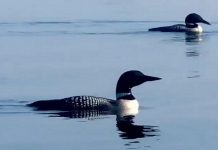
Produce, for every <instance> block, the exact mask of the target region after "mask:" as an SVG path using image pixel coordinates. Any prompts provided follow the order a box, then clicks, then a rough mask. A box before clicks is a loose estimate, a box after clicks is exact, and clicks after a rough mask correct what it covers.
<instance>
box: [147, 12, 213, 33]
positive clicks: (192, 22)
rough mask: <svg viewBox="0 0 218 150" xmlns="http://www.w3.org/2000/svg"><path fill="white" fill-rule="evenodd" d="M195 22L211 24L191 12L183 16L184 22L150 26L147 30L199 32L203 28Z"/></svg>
mask: <svg viewBox="0 0 218 150" xmlns="http://www.w3.org/2000/svg"><path fill="white" fill-rule="evenodd" d="M197 23H204V24H207V25H211V24H210V23H209V22H207V21H206V20H204V19H203V18H202V17H201V16H200V15H198V14H196V13H191V14H189V15H188V16H186V18H185V25H184V24H175V25H171V26H164V27H157V28H151V29H149V30H148V31H161V32H187V33H201V32H203V28H202V27H201V26H200V25H199V24H197Z"/></svg>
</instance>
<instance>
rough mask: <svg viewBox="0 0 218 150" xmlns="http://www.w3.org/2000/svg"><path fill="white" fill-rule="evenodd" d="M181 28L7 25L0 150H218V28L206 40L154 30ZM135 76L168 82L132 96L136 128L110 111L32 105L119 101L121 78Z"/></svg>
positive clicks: (1, 57) (104, 23)
mask: <svg viewBox="0 0 218 150" xmlns="http://www.w3.org/2000/svg"><path fill="white" fill-rule="evenodd" d="M174 23H180V22H174V21H169V22H168V21H165V22H163V21H160V22H158V21H155V22H149V21H148V22H147V21H129V20H126V21H119V20H75V21H72V22H58V21H57V22H15V23H7V22H6V23H1V24H0V45H1V48H0V53H1V54H0V68H1V72H0V91H1V94H0V99H1V101H0V118H1V124H0V133H1V134H0V139H1V140H0V149H4V150H12V149H16V150H28V149H36V150H37V149H41V150H45V149H46V150H47V149H53V150H59V149H65V150H72V149H91V150H92V149H93V150H96V149H108V150H109V149H110V150H111V149H120V150H122V149H152V150H160V149H161V150H163V149H176V150H184V149H198V150H205V149H210V150H215V149H217V146H218V144H217V138H218V131H217V126H218V120H217V115H216V114H217V113H218V92H217V85H218V70H217V64H218V59H217V58H218V51H217V43H218V27H217V26H218V24H217V23H216V22H212V24H213V26H204V29H205V32H204V33H203V34H202V35H198V36H193V35H186V34H184V33H152V32H147V30H148V28H149V27H154V26H160V25H167V24H174ZM131 69H137V70H140V71H142V72H144V73H145V74H148V75H153V76H158V77H161V78H163V79H162V80H160V81H156V82H148V83H145V84H143V85H140V86H138V87H135V88H134V89H133V92H134V95H135V97H136V98H137V99H138V100H139V102H140V106H141V107H140V112H139V114H138V115H137V116H136V117H135V118H134V119H133V121H134V123H131V124H129V125H128V126H125V125H124V126H122V125H118V124H117V121H116V116H115V115H110V114H105V113H102V112H87V113H84V112H82V114H73V115H72V114H58V113H51V112H35V111H33V110H32V109H30V108H27V107H25V104H27V103H29V102H32V101H34V100H38V99H52V98H63V97H68V96H73V95H94V96H103V97H108V98H113V99H115V86H116V82H117V79H118V77H119V76H120V74H121V73H123V72H124V71H126V70H131ZM80 117H82V118H80ZM141 129H143V130H141ZM129 131H133V132H134V133H138V134H132V133H130V132H129Z"/></svg>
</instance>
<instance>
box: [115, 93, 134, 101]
mask: <svg viewBox="0 0 218 150" xmlns="http://www.w3.org/2000/svg"><path fill="white" fill-rule="evenodd" d="M116 97H117V100H120V99H125V100H135V97H134V96H133V95H132V93H131V92H130V93H116Z"/></svg>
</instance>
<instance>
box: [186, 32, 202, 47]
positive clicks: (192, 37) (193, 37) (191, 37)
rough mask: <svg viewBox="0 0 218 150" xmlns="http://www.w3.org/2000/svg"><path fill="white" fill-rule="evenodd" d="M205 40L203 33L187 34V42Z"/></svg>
mask: <svg viewBox="0 0 218 150" xmlns="http://www.w3.org/2000/svg"><path fill="white" fill-rule="evenodd" d="M202 40H203V35H202V33H186V34H185V41H186V42H187V44H188V43H189V42H192V43H193V42H201V41H202Z"/></svg>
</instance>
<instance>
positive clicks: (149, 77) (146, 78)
mask: <svg viewBox="0 0 218 150" xmlns="http://www.w3.org/2000/svg"><path fill="white" fill-rule="evenodd" d="M160 79H161V78H158V77H152V76H145V80H146V81H155V80H160Z"/></svg>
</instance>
